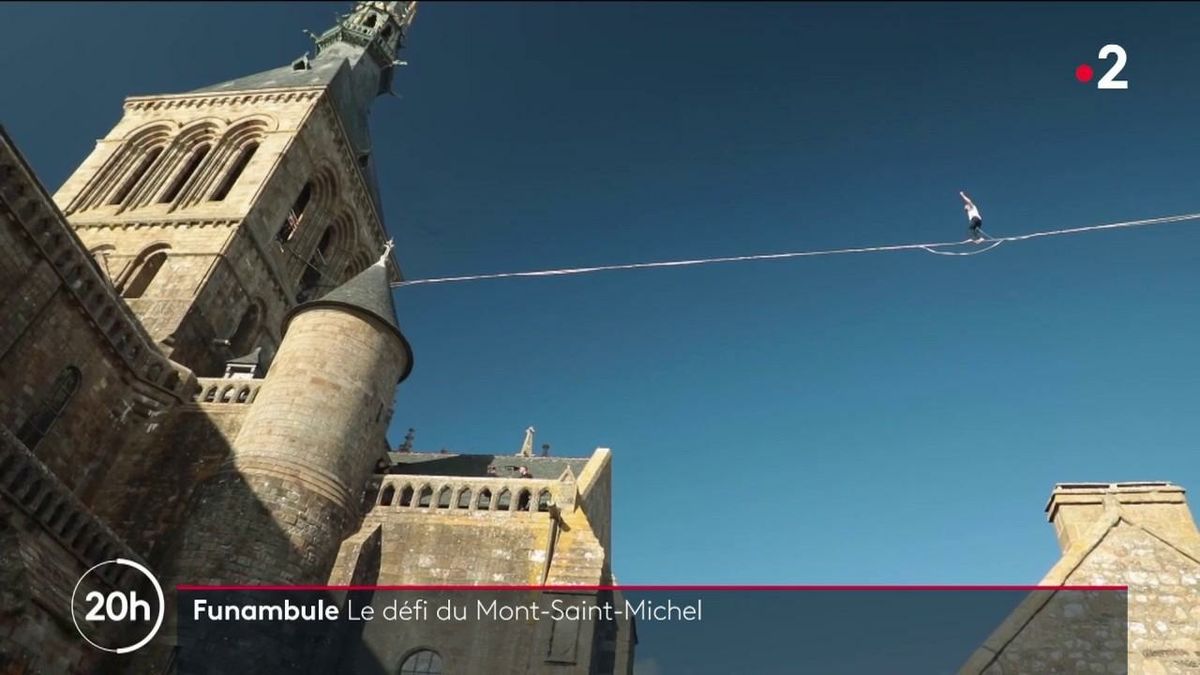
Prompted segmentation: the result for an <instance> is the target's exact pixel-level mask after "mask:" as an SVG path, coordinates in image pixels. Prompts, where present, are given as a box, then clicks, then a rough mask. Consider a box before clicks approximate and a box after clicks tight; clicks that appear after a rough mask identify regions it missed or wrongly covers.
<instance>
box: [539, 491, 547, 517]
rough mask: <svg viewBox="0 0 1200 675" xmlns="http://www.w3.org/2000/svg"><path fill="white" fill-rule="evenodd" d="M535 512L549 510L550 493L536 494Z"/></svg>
mask: <svg viewBox="0 0 1200 675" xmlns="http://www.w3.org/2000/svg"><path fill="white" fill-rule="evenodd" d="M537 510H538V511H542V512H546V511H549V510H550V491H549V490H542V491H541V492H539V493H538V502H537Z"/></svg>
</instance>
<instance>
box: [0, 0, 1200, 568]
mask: <svg viewBox="0 0 1200 675" xmlns="http://www.w3.org/2000/svg"><path fill="white" fill-rule="evenodd" d="M346 7H348V4H343V3H311V4H310V3H294V4H289V5H286V6H285V5H283V4H260V3H245V4H242V3H237V4H235V3H212V4H204V5H200V4H152V3H132V4H124V5H122V4H101V3H95V4H50V3H45V4H5V5H0V37H2V39H0V63H2V64H4V66H5V91H6V92H8V96H5V98H4V100H3V103H2V105H0V116H2V121H3V123H4V124H5V125H6V126H7V127H8V129H9V131H10V133H11V134H12V135H13V136H14V137H15V139H16V141H17V142H18V144H19V145H20V147H21V148H22V149H23V151H24V152H25V154H26V155H27V156H28V157H29V159H30V161H31V162H32V164H33V165H34V167H35V168H36V169H37V170H38V171H39V172H40V175H41V177H42V179H43V180H44V182H45V183H46V184H47V185H48V186H49V187H50V188H51V189H54V188H56V187H57V186H58V185H59V184H61V182H62V181H63V180H64V179H65V178H66V176H67V175H68V174H69V172H70V171H71V170H72V169H73V167H74V166H75V165H76V164H77V163H78V162H79V161H81V160H82V159H83V158H84V156H85V155H86V154H87V152H89V150H90V149H91V147H92V144H93V143H94V141H95V139H97V138H99V137H101V136H103V135H104V134H105V133H106V132H107V130H108V129H109V128H110V127H111V126H112V125H113V124H114V123H115V122H116V120H117V119H118V117H119V115H120V112H121V101H122V98H123V97H124V96H126V95H131V94H151V93H169V92H178V91H184V90H187V89H191V88H195V87H199V86H203V85H206V84H211V83H214V82H218V81H221V80H225V79H229V78H232V77H236V76H239V75H242V74H246V73H250V72H253V71H257V70H262V69H266V68H270V67H274V66H278V65H281V64H284V63H287V62H289V61H290V60H291V59H293V58H295V57H296V56H298V55H299V54H300V53H302V52H303V51H304V50H305V49H308V48H309V47H310V45H309V44H308V43H307V41H306V38H305V37H304V36H303V35H302V34H301V32H300V31H301V29H303V28H307V29H311V30H313V31H316V32H320V31H321V30H323V29H324V28H326V27H327V26H328V25H330V23H331V21H332V20H333V16H334V13H335V12H338V11H345V9H346ZM1198 20H1200V9H1198V8H1197V7H1196V6H1194V5H1187V4H1149V5H1147V4H1139V5H1138V6H1136V7H1135V6H1132V5H1118V4H1099V5H1087V4H1076V3H1072V4H1069V5H1068V4H1059V5H1042V4H1038V5H1034V4H1026V5H1005V4H999V3H987V4H976V5H967V4H950V3H937V4H927V5H917V4H911V5H906V4H898V3H897V4H888V5H882V4H879V5H875V4H849V3H846V4H837V5H818V4H782V3H775V4H754V3H712V4H682V3H669V4H657V5H649V4H645V5H639V4H600V3H597V4H590V3H574V4H551V3H541V4H500V3H496V4H457V3H455V4H441V3H426V4H423V5H422V6H421V8H420V10H419V12H418V17H417V20H416V23H415V25H414V26H413V29H412V32H411V39H410V41H409V48H408V49H407V50H406V52H405V54H404V55H403V56H402V58H405V59H406V60H408V61H409V63H410V65H409V66H408V67H407V68H405V69H403V70H402V72H401V73H400V74H399V75H398V77H397V80H396V84H395V88H396V90H397V91H398V92H399V93H400V97H399V98H383V99H380V100H379V101H378V105H377V106H376V108H375V111H374V117H373V120H372V124H373V133H374V143H375V156H376V159H377V162H378V164H379V174H380V180H381V186H382V191H383V199H384V202H385V203H384V207H385V211H386V220H387V222H388V227H389V228H390V230H391V231H392V232H393V233H394V234H395V236H396V239H397V245H398V257H399V259H400V261H401V262H402V264H403V266H404V269H405V271H406V273H407V275H408V276H409V277H411V278H422V277H431V276H443V275H453V274H472V273H485V272H499V271H513V270H525V269H540V268H546V267H566V266H577V265H592V264H606V263H619V262H636V261H644V260H660V259H673V258H690V257H702V256H719V255H732V254H741V253H757V252H771V251H786V250H802V249H815V248H824V247H841V246H860V245H873V244H885V243H904V242H914V241H930V240H943V239H947V238H957V237H960V236H963V235H964V234H965V224H966V223H965V219H964V217H963V214H962V210H961V207H960V204H959V202H958V197H957V194H956V193H957V191H958V190H960V189H965V190H967V191H968V192H970V193H971V194H972V195H973V196H974V197H975V198H976V201H977V202H978V204H979V206H980V208H981V209H982V211H983V214H984V217H985V221H986V229H987V230H988V231H989V232H991V233H992V234H995V235H1005V234H1017V233H1022V232H1028V231H1033V230H1042V229H1053V228H1059V227H1070V226H1080V225H1089V224H1096V223H1105V222H1113V221H1120V220H1129V219H1138V218H1146V217H1152V216H1159V215H1170V214H1178V213H1190V212H1193V211H1198V210H1200V208H1197V207H1198V206H1200V193H1198V192H1197V180H1196V177H1197V175H1200V169H1198V168H1197V162H1196V161H1195V158H1194V156H1195V155H1196V153H1197V149H1198V148H1200V143H1198V142H1197V140H1198V139H1197V136H1200V126H1197V124H1196V123H1195V119H1196V114H1197V112H1198V111H1200V90H1198V88H1197V87H1196V86H1195V84H1194V83H1195V79H1196V72H1197V66H1200V42H1197V41H1196V40H1195V38H1194V35H1192V33H1193V32H1194V26H1195V25H1196V24H1197V21H1198ZM1109 42H1116V43H1119V44H1121V45H1123V46H1124V47H1125V49H1126V51H1127V53H1128V55H1129V63H1128V65H1127V67H1126V68H1125V70H1124V72H1123V73H1122V76H1123V77H1124V78H1125V79H1127V80H1129V82H1130V89H1129V90H1128V91H1098V90H1097V89H1095V87H1094V84H1090V85H1083V84H1080V83H1078V82H1076V81H1075V79H1074V77H1073V73H1074V69H1075V67H1076V66H1077V65H1079V64H1080V63H1090V64H1092V65H1093V66H1094V67H1096V69H1097V71H1098V72H1103V71H1104V70H1105V68H1106V64H1105V63H1102V62H1100V61H1099V60H1098V59H1097V52H1098V51H1099V49H1100V47H1101V46H1103V45H1104V44H1106V43H1109ZM47 47H49V48H47ZM1198 263H1200V227H1198V226H1197V225H1193V224H1186V223H1185V224H1178V225H1167V226H1162V227H1159V228H1152V229H1145V230H1136V231H1121V232H1111V233H1102V234H1094V235H1089V236H1083V237H1067V238H1060V239H1054V240H1043V241H1039V242H1036V243H1026V244H1016V245H1007V246H1003V247H1000V248H999V249H997V250H996V251H995V252H992V253H988V254H986V255H980V256H975V257H971V258H962V259H955V258H943V257H936V256H932V255H928V254H922V253H901V254H885V255H867V256H847V257H834V258H814V259H805V260H792V261H780V262H760V263H750V264H738V265H716V266H710V267H700V268H688V269H677V270H648V271H635V272H614V273H603V274H596V275H590V276H580V277H570V278H559V279H550V280H503V281H490V282H478V283H464V284H453V285H444V286H425V287H414V288H408V289H401V290H399V291H397V293H396V300H397V304H398V307H399V312H400V318H401V321H402V325H403V326H404V329H405V332H406V333H407V335H408V336H409V339H410V340H411V342H412V344H413V348H414V351H415V354H416V368H415V370H414V371H413V374H412V377H411V378H410V379H409V380H408V381H407V382H405V383H404V384H403V385H402V387H401V388H400V392H399V396H398V405H397V414H396V418H395V420H394V423H393V429H392V434H391V435H392V438H393V440H394V441H396V442H398V441H399V439H400V437H401V436H402V435H403V431H404V429H406V428H407V427H409V426H413V427H416V429H417V445H418V446H419V447H422V448H426V449H431V450H436V449H438V448H441V447H446V448H450V449H452V450H457V451H464V452H497V453H504V452H515V451H516V450H517V448H518V447H519V445H520V441H521V437H522V430H523V429H524V428H525V427H526V426H527V425H530V424H533V425H535V426H536V427H537V428H538V431H539V434H538V441H539V443H540V442H543V441H545V442H549V443H551V444H552V446H553V449H554V452H555V453H557V454H587V453H589V452H590V451H591V449H592V448H594V447H596V446H606V447H611V448H612V449H613V452H614V454H615V471H616V482H615V488H614V490H615V494H614V503H615V506H614V518H615V533H616V534H615V546H614V548H615V561H616V572H617V574H618V577H619V579H620V581H622V582H624V583H1030V582H1034V581H1036V580H1038V579H1039V578H1040V577H1041V576H1042V574H1043V573H1044V572H1045V571H1046V570H1047V569H1049V567H1050V565H1051V564H1052V563H1053V562H1054V561H1055V560H1057V557H1058V548H1057V544H1056V543H1055V541H1054V538H1053V532H1052V530H1051V528H1050V526H1049V525H1048V524H1046V522H1045V520H1044V516H1043V514H1042V511H1041V509H1042V506H1043V505H1044V503H1045V500H1046V498H1047V496H1048V495H1049V492H1050V488H1051V486H1052V485H1053V484H1054V483H1055V482H1059V481H1123V480H1172V481H1175V482H1178V483H1181V484H1183V485H1184V486H1185V487H1196V486H1200V468H1198V463H1197V460H1196V457H1197V452H1196V451H1197V440H1196V439H1197V436H1198V433H1197V432H1198V431H1200V421H1198V420H1200V417H1198V416H1197V415H1196V414H1195V410H1196V405H1197V401H1200V384H1198V382H1197V377H1196V373H1197V365H1198V360H1200V356H1198V352H1197V349H1196V347H1195V345H1196V336H1197V334H1198V333H1200V305H1198V304H1197V302H1196V299H1195V298H1196V290H1195V289H1196V285H1197V283H1198V281H1200V279H1198V278H1197V275H1196V270H1197V269H1198V267H1200V265H1198Z"/></svg>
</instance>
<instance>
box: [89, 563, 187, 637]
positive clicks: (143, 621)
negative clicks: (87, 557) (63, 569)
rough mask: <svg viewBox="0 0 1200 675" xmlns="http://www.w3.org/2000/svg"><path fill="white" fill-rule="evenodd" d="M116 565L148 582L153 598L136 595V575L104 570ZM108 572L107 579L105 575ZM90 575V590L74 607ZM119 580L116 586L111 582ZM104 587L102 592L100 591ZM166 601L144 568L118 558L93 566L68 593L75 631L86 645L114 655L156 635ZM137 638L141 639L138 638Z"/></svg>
mask: <svg viewBox="0 0 1200 675" xmlns="http://www.w3.org/2000/svg"><path fill="white" fill-rule="evenodd" d="M109 565H117V566H124V567H132V568H133V569H135V570H137V571H138V573H139V574H141V575H142V576H145V577H146V578H147V579H149V580H150V585H151V586H152V587H153V588H154V595H153V596H149V597H147V596H145V595H144V593H145V591H144V590H141V592H139V590H140V589H139V588H138V587H139V586H141V584H139V583H138V581H139V579H138V577H137V576H135V575H130V574H121V571H120V570H112V569H106V566H109ZM105 573H108V574H107V576H104V574H105ZM89 576H92V577H94V578H93V579H92V581H93V583H91V584H89V586H91V587H92V588H93V590H89V591H87V592H86V593H84V595H83V597H82V598H81V600H82V602H81V603H80V604H78V605H77V604H75V603H76V600H77V596H78V595H79V588H80V586H82V585H83V582H84V580H85V579H87V578H88V577H89ZM114 579H115V580H119V581H117V582H116V583H114V582H113V580H114ZM97 587H103V588H104V589H105V590H100V588H97ZM165 611H166V602H165V600H164V599H163V590H162V586H160V585H159V584H158V579H155V578H154V575H153V574H151V573H150V570H148V569H146V567H145V565H142V564H141V563H137V562H134V561H132V560H126V559H124V558H117V559H115V560H106V561H104V562H102V563H99V564H97V565H93V566H92V567H91V568H89V569H88V571H86V572H84V573H83V576H81V577H79V581H76V582H75V590H73V591H71V620H72V621H73V622H74V623H75V630H77V631H79V635H80V637H82V638H83V639H84V640H87V642H88V644H90V645H91V646H93V647H95V648H96V649H101V650H104V651H106V652H112V653H113V654H128V653H129V652H133V651H137V650H138V649H141V648H142V647H144V646H146V643H148V642H150V640H151V639H153V638H154V636H155V635H156V634H157V633H158V629H159V628H161V627H162V622H163V614H164V612H165ZM130 635H133V636H135V637H133V638H132V639H134V640H135V641H134V642H133V643H132V644H129V645H126V646H108V645H105V644H101V643H104V642H111V641H112V640H114V639H121V640H122V641H125V640H129V639H131V638H130V637H128V636H130ZM137 635H144V637H141V638H137V637H136V636H137ZM117 636H119V638H118V637H117Z"/></svg>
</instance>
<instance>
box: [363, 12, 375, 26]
mask: <svg viewBox="0 0 1200 675" xmlns="http://www.w3.org/2000/svg"><path fill="white" fill-rule="evenodd" d="M377 19H378V17H376V16H375V15H374V14H369V15H367V19H366V20H365V21H363V25H364V26H366V27H367V28H374V27H375V21H376V20H377Z"/></svg>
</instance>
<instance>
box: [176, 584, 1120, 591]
mask: <svg viewBox="0 0 1200 675" xmlns="http://www.w3.org/2000/svg"><path fill="white" fill-rule="evenodd" d="M175 590H177V591H1127V590H1129V587H1128V586H1028V585H1025V586H1006V585H980V586H938V585H924V586H922V585H909V586H837V585H826V586H795V585H666V586H663V585H628V586H626V585H620V586H561V585H560V586H495V585H493V586H464V585H458V584H450V585H413V586H321V585H297V586H282V585H279V586H273V585H260V586H236V585H229V586H224V585H203V584H179V585H177V586H175Z"/></svg>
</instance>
